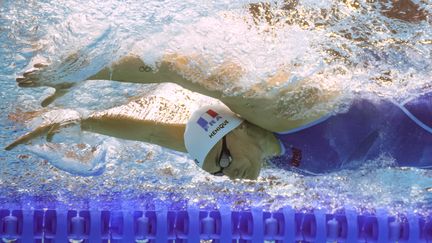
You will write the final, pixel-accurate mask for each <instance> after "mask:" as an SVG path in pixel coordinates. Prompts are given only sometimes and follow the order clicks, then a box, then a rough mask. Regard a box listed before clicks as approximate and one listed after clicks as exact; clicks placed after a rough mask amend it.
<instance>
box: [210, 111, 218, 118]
mask: <svg viewBox="0 0 432 243" xmlns="http://www.w3.org/2000/svg"><path fill="white" fill-rule="evenodd" d="M207 114H209V115H210V116H211V117H213V118H215V117H216V116H218V115H219V114H218V113H216V112H215V111H213V110H210V109H209V110H208V111H207Z"/></svg>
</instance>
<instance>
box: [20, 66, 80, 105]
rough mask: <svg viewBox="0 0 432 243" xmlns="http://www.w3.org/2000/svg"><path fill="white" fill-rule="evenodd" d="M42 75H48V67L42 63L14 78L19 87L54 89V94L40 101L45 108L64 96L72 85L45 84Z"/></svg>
mask: <svg viewBox="0 0 432 243" xmlns="http://www.w3.org/2000/svg"><path fill="white" fill-rule="evenodd" d="M44 73H49V65H48V64H44V63H37V64H35V65H34V66H33V68H32V69H30V70H28V71H26V72H24V73H23V75H22V76H20V77H18V78H16V81H17V83H18V86H19V87H40V86H48V87H53V88H54V89H55V92H54V94H52V95H50V96H49V97H47V98H46V99H45V100H43V101H42V103H41V105H42V107H46V106H48V105H49V104H51V103H52V102H53V101H55V100H56V99H57V98H60V97H62V96H63V95H65V94H66V93H67V92H68V91H69V89H70V88H71V87H72V86H73V85H74V83H50V82H45V81H44V79H46V78H45V77H44Z"/></svg>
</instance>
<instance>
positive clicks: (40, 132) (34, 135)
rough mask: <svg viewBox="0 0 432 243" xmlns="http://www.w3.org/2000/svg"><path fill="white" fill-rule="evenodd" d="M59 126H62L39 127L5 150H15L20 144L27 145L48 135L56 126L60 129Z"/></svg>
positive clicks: (55, 124) (56, 124)
mask: <svg viewBox="0 0 432 243" xmlns="http://www.w3.org/2000/svg"><path fill="white" fill-rule="evenodd" d="M59 125H60V124H58V123H54V124H48V125H42V126H39V127H37V128H36V129H34V130H33V131H31V132H28V133H26V134H24V135H23V136H21V137H19V138H18V139H16V140H15V141H14V142H12V143H11V144H9V145H8V146H6V147H5V150H11V149H13V148H15V147H16V146H18V145H20V144H24V143H27V142H29V141H30V140H32V139H34V138H37V137H39V136H42V135H44V134H46V133H48V132H49V131H50V130H52V129H55V128H54V127H56V126H57V128H58V127H59Z"/></svg>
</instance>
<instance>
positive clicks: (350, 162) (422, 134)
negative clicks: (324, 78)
mask: <svg viewBox="0 0 432 243" xmlns="http://www.w3.org/2000/svg"><path fill="white" fill-rule="evenodd" d="M431 126H432V93H428V94H425V95H422V96H420V97H418V98H417V99H414V100H412V101H409V102H407V103H406V104H404V105H399V104H396V103H393V102H391V101H388V100H380V101H378V102H373V101H369V100H364V99H362V100H356V101H354V102H353V103H352V104H351V106H350V108H349V109H348V111H347V112H344V113H340V114H337V115H333V116H329V117H325V118H323V119H321V120H319V121H316V122H314V123H311V124H306V125H305V126H304V127H303V128H299V129H295V130H292V131H288V132H286V133H276V137H277V138H278V140H279V141H280V142H281V145H282V148H283V153H282V155H280V156H277V157H274V158H272V159H271V160H270V161H271V163H272V164H274V165H276V166H278V167H280V168H284V169H289V170H295V171H300V172H302V173H306V174H319V173H326V172H331V171H336V170H340V169H344V168H355V167H356V166H358V165H359V163H362V162H364V161H366V160H373V159H377V158H378V157H380V156H386V157H389V158H391V159H394V165H395V166H409V167H419V168H432V128H431Z"/></svg>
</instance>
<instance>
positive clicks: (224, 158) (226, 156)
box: [213, 136, 232, 176]
mask: <svg viewBox="0 0 432 243" xmlns="http://www.w3.org/2000/svg"><path fill="white" fill-rule="evenodd" d="M231 162H232V157H231V152H230V151H229V149H228V147H227V145H226V138H225V136H224V137H223V138H222V151H221V153H220V155H219V167H221V169H220V170H219V171H218V172H215V173H213V175H215V176H223V175H224V173H223V170H224V169H226V168H228V167H229V166H230V165H231Z"/></svg>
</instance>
